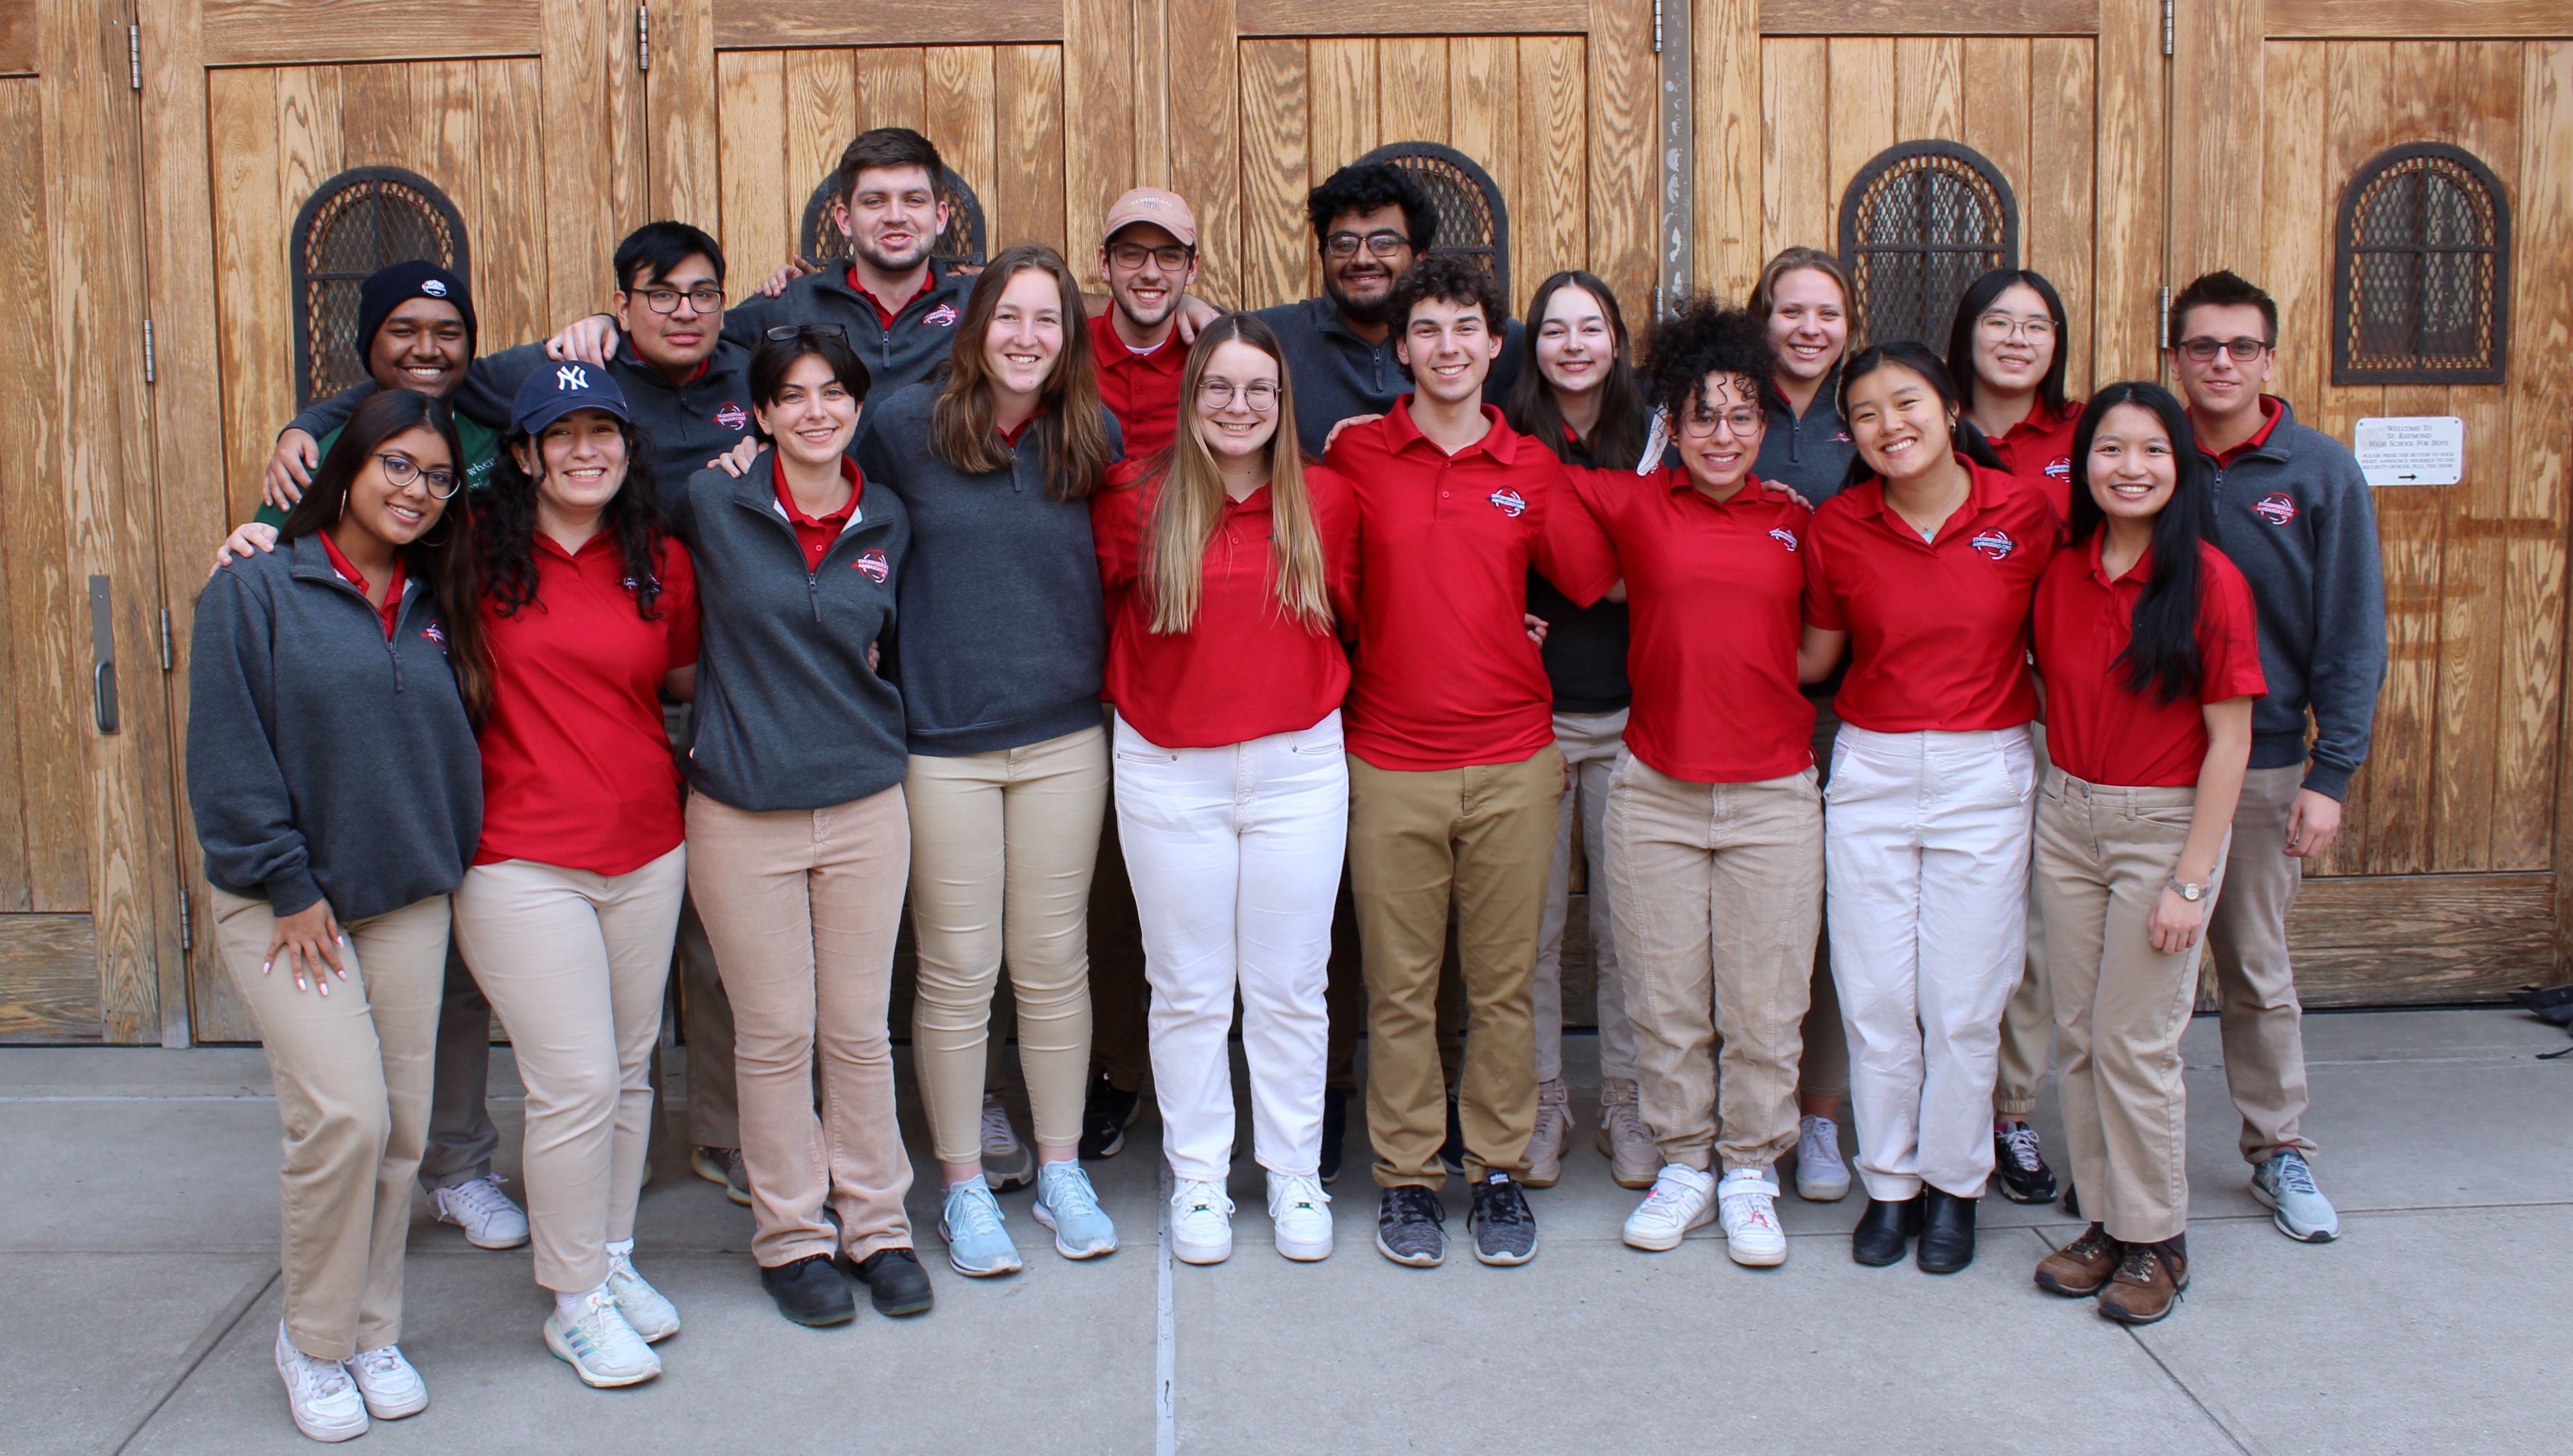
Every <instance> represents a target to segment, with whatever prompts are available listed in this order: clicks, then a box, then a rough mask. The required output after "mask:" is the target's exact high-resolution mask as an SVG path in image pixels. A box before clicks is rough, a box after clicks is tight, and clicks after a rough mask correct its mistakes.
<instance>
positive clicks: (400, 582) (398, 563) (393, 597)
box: [313, 531, 404, 642]
mask: <svg viewBox="0 0 2573 1456" xmlns="http://www.w3.org/2000/svg"><path fill="white" fill-rule="evenodd" d="M313 534H315V535H317V536H320V537H321V538H322V549H323V550H325V551H328V552H330V553H331V569H332V570H334V571H337V572H339V573H340V579H341V580H342V581H345V582H347V583H349V584H350V585H351V586H354V587H356V588H358V590H359V592H360V593H361V594H364V593H365V591H366V589H367V573H365V572H363V571H361V570H359V569H358V568H357V567H356V566H354V565H352V564H350V561H349V558H348V557H347V556H345V555H343V554H341V551H340V543H339V542H338V541H335V540H333V539H331V533H330V532H329V531H315V532H314V533H313ZM403 586H404V567H403V558H402V553H401V552H399V551H397V552H395V553H394V579H393V580H392V581H390V582H387V583H386V584H385V604H384V605H383V606H380V607H377V608H376V615H377V616H380V617H382V618H384V619H385V640H386V641H388V642H390V641H392V640H393V639H394V622H395V620H396V619H397V618H399V617H401V616H402V599H403Z"/></svg>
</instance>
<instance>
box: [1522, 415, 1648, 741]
mask: <svg viewBox="0 0 2573 1456" xmlns="http://www.w3.org/2000/svg"><path fill="white" fill-rule="evenodd" d="M1555 453H1557V454H1559V455H1561V456H1563V462H1564V464H1565V465H1567V466H1570V467H1572V468H1575V469H1591V468H1596V467H1597V464H1598V461H1597V460H1596V459H1595V458H1594V457H1593V456H1592V455H1591V453H1590V445H1589V443H1588V442H1587V441H1585V440H1583V439H1582V438H1581V437H1580V436H1578V435H1575V434H1574V433H1573V432H1572V431H1571V429H1570V428H1568V427H1567V428H1566V429H1565V430H1564V432H1563V443H1562V445H1561V446H1560V447H1559V448H1558V449H1557V450H1556V451H1555ZM1527 609H1528V610H1529V611H1530V612H1532V613H1534V614H1536V615H1537V616H1540V617H1543V618H1544V619H1545V621H1546V623H1547V627H1546V634H1545V645H1544V646H1543V647H1541V648H1539V649H1538V652H1539V655H1540V656H1542V657H1543V658H1544V659H1545V675H1546V680H1547V681H1549V682H1551V683H1553V684H1554V710H1555V711H1556V712H1558V713H1614V712H1616V711H1618V710H1619V709H1621V708H1624V707H1625V706H1627V704H1628V703H1630V702H1631V701H1633V699H1634V695H1635V690H1634V688H1633V687H1631V686H1629V685H1628V683H1627V681H1626V650H1627V641H1628V638H1627V629H1626V604H1625V603H1624V602H1622V601H1609V600H1607V599H1605V598H1602V599H1601V600H1599V601H1596V602H1593V603H1592V604H1590V605H1589V606H1586V607H1584V606H1574V605H1573V604H1572V598H1570V597H1568V596H1565V595H1564V594H1563V593H1562V592H1560V591H1557V590H1555V589H1554V583H1553V582H1551V581H1548V580H1546V579H1545V578H1544V577H1542V576H1540V575H1538V574H1537V573H1536V572H1534V571H1530V572H1529V573H1528V579H1527Z"/></svg>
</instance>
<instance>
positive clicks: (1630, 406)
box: [1501, 269, 1765, 470]
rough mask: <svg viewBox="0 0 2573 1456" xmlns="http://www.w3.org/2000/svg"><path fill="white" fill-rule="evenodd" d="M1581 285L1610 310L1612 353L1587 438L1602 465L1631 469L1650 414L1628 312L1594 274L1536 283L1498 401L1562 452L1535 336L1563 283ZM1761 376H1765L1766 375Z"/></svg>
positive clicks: (1514, 422)
mask: <svg viewBox="0 0 2573 1456" xmlns="http://www.w3.org/2000/svg"><path fill="white" fill-rule="evenodd" d="M1568 288H1570V289H1579V290H1581V291H1582V292H1583V293H1585V294H1588V295H1589V296H1590V297H1591V298H1592V299H1594V300H1596V301H1597V302H1598V304H1599V312H1600V313H1602V314H1605V315H1607V316H1608V335H1609V339H1610V341H1611V343H1612V346H1613V349H1614V354H1613V357H1612V358H1611V359H1610V360H1609V361H1608V372H1607V374H1606V375H1605V376H1604V377H1602V378H1601V379H1600V381H1599V422H1598V424H1596V425H1594V426H1593V427H1592V428H1591V431H1590V438H1589V439H1588V440H1587V441H1586V442H1585V443H1586V444H1587V446H1588V448H1589V451H1590V458H1591V461H1592V463H1594V464H1596V465H1598V466H1599V467H1600V468H1601V469H1606V470H1631V469H1633V468H1634V467H1635V464H1636V462H1637V461H1639V460H1641V459H1642V458H1643V457H1644V441H1645V439H1646V438H1647V437H1648V436H1649V435H1650V434H1651V432H1652V420H1651V417H1650V416H1649V415H1648V414H1647V413H1646V412H1645V407H1644V391H1643V387H1642V385H1641V384H1639V383H1638V382H1637V380H1636V378H1635V366H1634V365H1633V364H1629V363H1628V362H1627V356H1628V354H1629V353H1631V345H1630V343H1629V341H1628V339H1627V335H1626V314H1625V311H1624V310H1622V309H1620V308H1618V307H1617V294H1616V291H1615V290H1613V289H1611V288H1609V287H1608V285H1607V283H1606V282H1605V281H1603V280H1601V279H1600V278H1598V277H1597V276H1595V275H1592V274H1587V273H1583V272H1581V271H1580V270H1578V269H1567V270H1565V271H1564V272H1562V273H1558V274H1556V275H1554V276H1553V277H1551V278H1549V279H1547V280H1546V281H1545V282H1543V283H1541V284H1538V285H1537V286H1536V293H1535V294H1533V295H1532V296H1530V297H1529V299H1528V311H1527V328H1526V331H1525V337H1524V338H1523V339H1522V340H1521V342H1520V344H1519V376H1518V378H1517V380H1516V381H1515V382H1513V383H1512V384H1511V385H1510V393H1509V397H1508V398H1507V399H1506V400H1504V401H1502V404H1501V413H1502V415H1503V416H1504V417H1506V418H1507V419H1508V420H1509V422H1510V428H1512V429H1514V430H1517V431H1518V432H1519V433H1521V434H1523V435H1526V436H1528V437H1529V438H1531V439H1533V440H1535V441H1536V442H1537V443H1539V444H1542V445H1544V446H1545V447H1546V448H1547V449H1550V450H1552V451H1554V452H1555V453H1556V454H1558V455H1560V454H1562V453H1563V452H1564V440H1563V432H1564V424H1563V410H1562V409H1561V408H1559V407H1558V406H1557V405H1556V404H1555V402H1554V386H1553V385H1551V384H1549V383H1547V382H1546V379H1545V373H1544V371H1543V370H1542V369H1540V368H1538V367H1537V362H1536V339H1537V334H1538V332H1539V331H1540V330H1542V329H1543V328H1544V327H1545V311H1546V306H1547V305H1549V304H1552V303H1553V302H1554V296H1555V295H1556V294H1557V293H1558V292H1560V291H1562V290H1564V289H1568ZM1764 377H1765V376H1764Z"/></svg>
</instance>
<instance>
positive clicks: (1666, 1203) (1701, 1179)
mask: <svg viewBox="0 0 2573 1456" xmlns="http://www.w3.org/2000/svg"><path fill="white" fill-rule="evenodd" d="M1714 1217H1715V1175H1714V1174H1713V1173H1703V1172H1699V1171H1698V1170H1697V1169H1696V1168H1693V1167H1689V1166H1687V1165H1686V1164H1683V1163H1676V1162H1666V1163H1664V1164H1662V1170H1661V1173H1660V1174H1659V1175H1658V1176H1656V1177H1655V1178H1654V1179H1653V1190H1652V1191H1651V1192H1649V1193H1646V1194H1645V1195H1644V1201H1643V1202H1641V1203H1638V1204H1636V1205H1635V1211H1634V1212H1632V1213H1629V1214H1627V1215H1626V1227H1625V1230H1624V1234H1623V1236H1624V1238H1625V1240H1626V1242H1627V1243H1628V1244H1629V1245H1630V1246H1632V1247H1635V1248H1640V1249H1649V1250H1651V1251H1653V1252H1655V1253H1659V1252H1661V1251H1662V1250H1664V1249H1673V1248H1677V1247H1679V1246H1680V1240H1681V1239H1683V1238H1686V1237H1688V1231H1689V1230H1690V1229H1692V1228H1696V1227H1698V1226H1699V1225H1701V1224H1704V1223H1706V1222H1707V1221H1708V1220H1710V1219H1712V1218H1714Z"/></svg>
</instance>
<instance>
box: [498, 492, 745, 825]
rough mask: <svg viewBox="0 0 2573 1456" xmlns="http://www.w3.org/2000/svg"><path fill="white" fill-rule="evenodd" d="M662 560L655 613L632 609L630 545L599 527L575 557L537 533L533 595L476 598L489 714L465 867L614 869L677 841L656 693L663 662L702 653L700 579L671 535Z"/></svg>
mask: <svg viewBox="0 0 2573 1456" xmlns="http://www.w3.org/2000/svg"><path fill="white" fill-rule="evenodd" d="M660 561H661V567H660V575H661V595H660V599H659V601H658V602H656V603H655V605H654V607H653V610H654V611H655V612H656V613H658V620H655V621H649V622H647V621H645V620H643V619H642V618H641V617H640V616H638V615H637V614H636V613H635V609H634V594H633V593H632V592H631V591H629V590H628V589H627V588H626V585H625V582H626V579H627V578H626V574H625V555H624V552H623V550H622V549H620V548H619V547H618V545H617V543H616V539H615V537H614V536H613V535H612V534H611V533H608V532H604V531H602V532H600V533H599V534H597V535H594V536H592V537H590V538H589V539H588V540H587V541H584V542H582V543H581V548H580V550H579V551H577V552H572V553H566V552H565V551H564V550H563V548H562V547H561V546H559V545H557V544H555V543H554V541H553V540H552V539H551V538H550V537H547V536H546V535H545V534H544V533H543V532H541V531H539V532H538V533H537V534H536V544H535V562H536V599H535V600H534V601H532V602H529V603H528V604H527V605H525V606H522V607H520V608H518V610H517V611H515V612H513V613H511V614H510V615H508V616H505V617H504V616H502V615H500V614H499V612H498V611H497V610H495V609H494V608H493V606H492V604H491V602H490V600H489V598H487V597H486V598H484V600H483V603H482V628H483V630H484V631H485V632H487V633H489V634H490V641H491V661H492V681H491V719H490V721H489V722H488V723H486V724H485V725H484V726H483V729H482V844H481V847H480V848H479V849H477V850H475V851H474V854H473V863H475V864H477V865H488V864H494V863H497V862H498V861H501V860H533V861H535V862H536V863H538V864H544V865H558V866H561V867H562V868H564V869H570V870H587V871H589V872H591V873H592V874H598V875H622V874H626V873H628V872H630V871H633V870H638V869H640V868H642V867H643V866H645V865H648V864H650V863H651V862H652V861H654V860H656V859H659V858H660V857H661V856H663V855H665V854H668V853H669V852H670V851H671V849H672V848H674V847H675V846H676V845H677V844H678V843H679V839H680V836H681V833H682V826H681V820H680V813H679V768H678V765H677V764H676V763H675V762H673V761H672V760H671V757H670V740H669V738H668V736H667V735H666V734H665V733H664V732H663V730H662V726H661V698H660V693H661V680H662V679H663V678H665V677H667V676H668V675H669V672H670V669H671V668H674V667H685V666H687V665H688V664H690V663H692V662H694V661H696V660H697V579H696V572H695V570H694V569H693V567H692V566H691V564H690V562H689V560H688V552H687V549H686V548H685V547H683V546H681V545H680V544H679V543H678V542H677V541H675V540H664V541H663V542H662V543H661V556H660Z"/></svg>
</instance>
